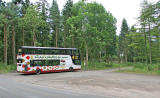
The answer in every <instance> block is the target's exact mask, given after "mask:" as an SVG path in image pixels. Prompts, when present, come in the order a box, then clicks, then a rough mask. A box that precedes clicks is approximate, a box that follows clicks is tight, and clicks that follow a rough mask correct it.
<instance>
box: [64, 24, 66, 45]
mask: <svg viewBox="0 0 160 98" xmlns="http://www.w3.org/2000/svg"><path fill="white" fill-rule="evenodd" d="M63 47H64V48H66V27H64V46H63Z"/></svg>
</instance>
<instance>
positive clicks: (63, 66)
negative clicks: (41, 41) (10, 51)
mask: <svg viewBox="0 0 160 98" xmlns="http://www.w3.org/2000/svg"><path fill="white" fill-rule="evenodd" d="M80 69H81V59H80V51H79V49H77V48H53V47H32V46H21V47H20V48H19V49H18V54H17V72H21V73H25V74H27V73H36V74H40V73H46V72H59V71H75V70H80Z"/></svg>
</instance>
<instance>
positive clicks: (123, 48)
mask: <svg viewBox="0 0 160 98" xmlns="http://www.w3.org/2000/svg"><path fill="white" fill-rule="evenodd" d="M128 31H129V27H128V24H127V21H126V19H123V21H122V25H121V33H120V36H119V44H120V45H119V46H120V54H122V55H124V61H125V62H127V60H128V58H127V46H128V43H127V37H126V36H127V35H128Z"/></svg>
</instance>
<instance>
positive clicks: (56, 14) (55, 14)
mask: <svg viewBox="0 0 160 98" xmlns="http://www.w3.org/2000/svg"><path fill="white" fill-rule="evenodd" d="M50 24H51V28H52V31H53V32H55V46H56V47H58V32H59V26H60V11H59V8H58V4H57V1H56V0H53V2H52V6H51V8H50ZM53 34H54V33H53Z"/></svg>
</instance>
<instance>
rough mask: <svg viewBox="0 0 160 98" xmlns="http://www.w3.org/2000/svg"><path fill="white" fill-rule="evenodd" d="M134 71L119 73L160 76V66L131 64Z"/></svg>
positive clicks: (128, 70)
mask: <svg viewBox="0 0 160 98" xmlns="http://www.w3.org/2000/svg"><path fill="white" fill-rule="evenodd" d="M131 66H133V68H132V69H127V70H120V71H118V72H126V73H137V74H148V75H160V64H148V65H147V64H144V63H131Z"/></svg>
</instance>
